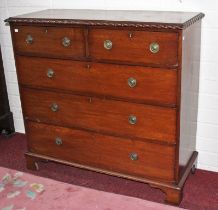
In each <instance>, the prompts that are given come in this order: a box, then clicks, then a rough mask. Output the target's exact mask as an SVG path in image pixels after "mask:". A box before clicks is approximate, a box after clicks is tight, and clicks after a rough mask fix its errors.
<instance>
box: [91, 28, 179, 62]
mask: <svg viewBox="0 0 218 210" xmlns="http://www.w3.org/2000/svg"><path fill="white" fill-rule="evenodd" d="M130 33H131V38H130V37H129V34H130ZM105 40H110V41H111V42H112V43H113V46H112V49H110V50H107V49H105V48H104V41H105ZM153 42H156V43H158V44H159V46H160V50H159V52H157V53H152V52H151V51H150V44H151V43H153ZM177 47H178V35H177V34H176V33H164V32H163V33H160V32H148V31H128V30H108V29H93V30H90V31H89V48H90V56H91V57H93V58H95V59H98V60H118V61H129V62H132V63H134V62H137V63H146V64H152V63H153V64H155V65H168V66H176V65H177Z"/></svg>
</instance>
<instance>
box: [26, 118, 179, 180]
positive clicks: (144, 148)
mask: <svg viewBox="0 0 218 210" xmlns="http://www.w3.org/2000/svg"><path fill="white" fill-rule="evenodd" d="M26 129H27V133H28V144H29V150H30V151H31V152H34V153H38V154H42V155H47V156H51V157H54V158H58V159H62V160H65V161H70V162H74V163H77V164H82V165H87V166H92V167H96V168H99V169H104V170H108V171H114V172H118V173H124V174H127V175H133V176H137V177H143V178H146V177H152V178H157V179H163V180H166V181H173V180H174V171H173V168H174V160H175V149H174V147H170V146H163V145H158V144H152V143H146V142H141V141H135V140H133V139H122V138H118V137H111V136H105V135H100V134H96V133H92V132H84V131H80V130H75V129H68V128H63V127H57V126H51V125H44V124H41V123H40V124H38V123H30V122H29V123H27V125H26Z"/></svg>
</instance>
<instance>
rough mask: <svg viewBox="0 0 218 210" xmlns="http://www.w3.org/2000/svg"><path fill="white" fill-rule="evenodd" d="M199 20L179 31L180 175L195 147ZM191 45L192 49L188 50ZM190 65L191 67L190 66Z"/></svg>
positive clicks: (199, 40) (199, 38)
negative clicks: (180, 47)
mask: <svg viewBox="0 0 218 210" xmlns="http://www.w3.org/2000/svg"><path fill="white" fill-rule="evenodd" d="M200 30H201V22H198V23H196V24H194V25H192V26H190V27H189V28H187V29H186V30H185V31H183V32H181V36H180V37H181V38H180V39H181V42H180V43H182V48H183V49H182V50H181V52H180V53H181V59H182V60H181V70H180V72H181V87H180V88H181V97H180V98H181V101H180V109H181V111H180V125H181V126H180V129H181V130H180V136H179V139H180V142H179V144H178V150H179V152H178V154H179V158H178V161H179V164H178V165H179V167H180V170H179V172H180V174H179V175H180V177H182V174H183V173H184V168H185V166H186V165H187V164H188V161H189V159H190V158H191V156H192V154H193V152H194V151H195V149H196V141H194V140H193V139H196V135H197V124H196V123H193V122H197V116H198V94H197V93H198V91H199V73H200V72H199V69H200V62H198V61H199V60H200V48H199V46H200V43H201V33H200ZM190 46H192V50H190ZM190 67H191V68H190Z"/></svg>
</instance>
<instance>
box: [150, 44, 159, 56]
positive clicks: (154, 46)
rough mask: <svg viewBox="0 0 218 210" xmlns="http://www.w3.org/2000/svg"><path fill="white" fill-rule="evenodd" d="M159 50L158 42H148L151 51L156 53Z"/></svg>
mask: <svg viewBox="0 0 218 210" xmlns="http://www.w3.org/2000/svg"><path fill="white" fill-rule="evenodd" d="M159 50H160V46H159V44H158V43H156V42H152V43H151V44H150V51H151V52H152V53H157V52H158V51H159Z"/></svg>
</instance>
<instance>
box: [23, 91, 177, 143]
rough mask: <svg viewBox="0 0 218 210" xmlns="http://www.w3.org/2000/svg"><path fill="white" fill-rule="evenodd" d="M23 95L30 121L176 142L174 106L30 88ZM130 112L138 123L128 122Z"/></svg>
mask: <svg viewBox="0 0 218 210" xmlns="http://www.w3.org/2000/svg"><path fill="white" fill-rule="evenodd" d="M21 95H22V99H23V112H24V116H25V118H26V119H28V120H33V121H39V122H45V123H51V124H55V125H59V126H61V125H64V126H66V127H77V128H84V129H88V130H94V131H97V132H103V133H106V134H114V135H116V136H125V137H137V138H141V139H143V138H145V139H151V140H157V141H161V142H165V143H168V144H169V143H171V144H175V133H176V110H175V109H172V108H165V107H155V106H149V105H144V104H135V103H127V102H121V101H114V100H106V99H98V98H95V97H85V96H76V95H70V94H62V93H54V92H49V91H39V90H34V89H28V88H21ZM39 99H40V100H39ZM53 103H56V104H57V105H58V107H59V108H58V111H56V112H53V111H52V110H51V105H52V104H53ZM130 115H135V116H136V117H137V123H136V124H135V125H131V124H130V123H129V116H130Z"/></svg>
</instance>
